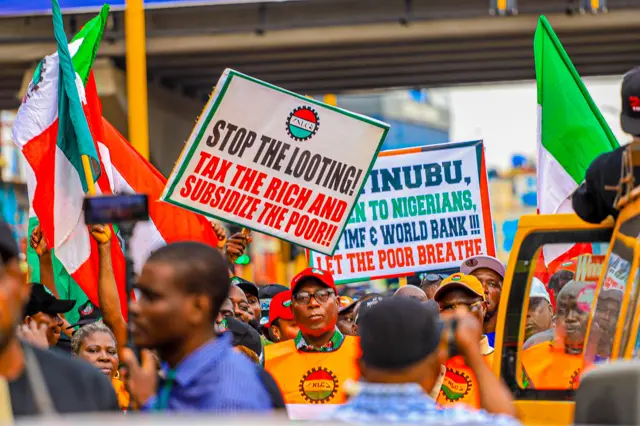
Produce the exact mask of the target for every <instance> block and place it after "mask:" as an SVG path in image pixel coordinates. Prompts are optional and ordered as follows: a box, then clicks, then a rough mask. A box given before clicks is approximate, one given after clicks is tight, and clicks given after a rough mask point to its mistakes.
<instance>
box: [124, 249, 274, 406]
mask: <svg viewBox="0 0 640 426" xmlns="http://www.w3.org/2000/svg"><path fill="white" fill-rule="evenodd" d="M136 287H137V289H138V290H139V296H138V298H137V300H136V301H135V302H133V303H132V304H131V306H130V314H131V317H132V318H131V320H132V322H133V323H132V333H133V339H134V342H135V344H136V345H137V346H139V347H141V348H147V349H156V350H157V352H158V355H159V356H160V359H161V360H162V362H163V363H162V369H163V372H164V375H163V376H164V377H163V378H162V379H160V380H158V379H157V372H156V369H155V363H153V360H152V357H151V354H150V352H148V351H145V350H143V351H142V364H141V365H138V362H137V360H136V357H135V356H134V354H133V352H132V351H130V350H128V349H127V350H125V353H124V357H123V360H124V362H125V364H126V365H127V368H128V371H127V374H126V380H127V382H128V383H127V385H128V388H129V391H130V393H131V396H132V399H133V400H134V401H135V402H136V403H137V404H138V405H139V406H140V407H141V408H142V409H143V410H150V411H181V412H185V411H208V412H217V413H234V412H264V411H271V410H272V409H273V405H272V402H271V398H270V397H269V394H268V392H267V390H266V389H265V386H264V384H263V383H262V381H261V379H260V376H259V374H258V371H257V367H256V366H255V365H254V364H252V363H251V361H250V360H249V358H247V357H246V356H245V355H243V354H241V353H239V352H236V351H235V350H233V348H232V344H231V336H230V335H229V333H227V334H223V335H222V336H220V337H216V334H215V331H214V324H215V321H216V317H217V315H218V312H219V311H220V307H221V305H222V303H223V302H224V300H225V299H226V298H227V296H228V293H229V288H230V281H229V272H228V271H227V265H226V262H225V260H224V259H223V257H222V255H221V254H220V253H219V252H218V251H217V250H215V249H214V248H212V247H209V246H206V245H204V244H200V243H196V242H181V243H173V244H169V245H167V246H165V247H163V248H160V249H158V250H157V251H155V252H154V253H153V254H152V255H151V256H150V257H149V260H148V261H147V262H146V264H145V265H144V268H143V269H142V272H141V274H140V277H139V279H138V283H137V285H136Z"/></svg>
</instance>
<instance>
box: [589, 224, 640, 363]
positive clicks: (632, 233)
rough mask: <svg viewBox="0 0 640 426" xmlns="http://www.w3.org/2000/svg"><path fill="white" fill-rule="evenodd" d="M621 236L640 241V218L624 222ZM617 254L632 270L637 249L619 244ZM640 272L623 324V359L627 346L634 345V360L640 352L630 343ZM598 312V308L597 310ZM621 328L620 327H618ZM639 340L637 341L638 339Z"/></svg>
mask: <svg viewBox="0 0 640 426" xmlns="http://www.w3.org/2000/svg"><path fill="white" fill-rule="evenodd" d="M619 233H620V234H623V235H624V236H626V237H631V238H634V239H636V240H637V239H639V238H640V216H633V217H631V218H629V219H628V220H626V221H625V222H623V223H622V224H621V225H620V230H619ZM617 247H619V250H618V249H616V248H617ZM614 253H615V254H616V255H617V256H619V257H624V259H626V261H627V262H628V263H629V269H630V268H631V264H632V263H633V259H634V257H635V256H637V254H636V251H635V248H634V249H632V248H630V247H628V246H627V245H624V244H621V243H618V244H616V245H614V248H613V250H612V254H614ZM630 272H631V271H630V270H629V271H628V272H627V277H628V275H629V273H630ZM639 272H640V271H638V270H636V271H635V273H634V277H633V281H632V284H631V293H630V296H629V303H628V309H627V312H626V315H625V319H624V324H623V330H622V338H621V339H620V347H619V350H618V356H619V357H622V356H623V355H624V353H625V351H626V349H627V346H628V345H629V344H633V345H634V355H633V356H634V358H635V357H636V353H637V350H638V346H637V345H638V343H636V342H634V341H630V340H632V339H630V338H629V334H630V333H631V329H632V326H633V319H634V318H635V315H636V311H637V308H638V290H639V288H638V278H639V276H638V273H639ZM606 284H607V282H606V281H605V285H606ZM599 299H600V297H598V301H599ZM596 310H597V308H596ZM618 327H619V325H618ZM636 340H637V339H636ZM596 361H598V359H597V358H596Z"/></svg>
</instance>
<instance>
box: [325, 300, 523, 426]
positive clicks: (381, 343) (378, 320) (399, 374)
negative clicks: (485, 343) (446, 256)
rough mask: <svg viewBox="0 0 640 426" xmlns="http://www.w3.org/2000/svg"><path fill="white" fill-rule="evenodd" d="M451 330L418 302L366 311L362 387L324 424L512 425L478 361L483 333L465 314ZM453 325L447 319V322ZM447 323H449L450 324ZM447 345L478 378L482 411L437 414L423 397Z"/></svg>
mask: <svg viewBox="0 0 640 426" xmlns="http://www.w3.org/2000/svg"><path fill="white" fill-rule="evenodd" d="M453 315H454V316H455V317H456V318H457V327H456V328H455V330H451V329H452V327H451V326H449V325H446V327H445V331H443V330H442V329H443V327H442V325H441V324H440V323H439V321H438V320H437V317H436V314H435V312H433V311H432V310H430V309H429V308H428V307H427V306H425V304H424V303H420V302H419V301H417V300H414V299H409V298H403V297H392V298H387V299H384V300H382V301H380V302H379V303H377V304H375V305H374V306H372V307H371V308H370V309H368V310H367V311H366V312H364V313H363V315H362V318H361V320H360V323H359V324H360V325H359V332H360V347H361V350H362V355H361V357H360V359H359V360H358V366H359V367H360V374H361V378H362V381H360V382H359V383H358V384H357V386H355V389H354V391H355V392H354V393H356V395H355V396H353V397H352V398H351V399H350V400H348V401H347V403H346V404H344V405H342V406H340V407H338V408H337V409H336V410H335V411H334V412H333V413H332V414H331V415H330V416H328V418H327V420H333V421H340V422H346V423H358V424H365V423H381V424H382V423H421V424H425V425H426V424H434V425H469V424H492V425H494V426H496V425H517V424H518V421H517V420H515V419H514V418H513V417H512V416H514V415H515V413H516V411H515V407H514V405H513V399H512V397H511V394H510V393H509V390H508V389H507V388H506V386H505V385H503V384H502V383H500V382H499V381H498V379H496V377H495V376H493V373H492V372H491V371H490V370H489V367H487V365H486V364H485V362H484V360H483V359H482V354H481V352H480V345H479V344H478V342H479V340H480V335H481V333H482V327H481V325H480V324H479V323H478V321H477V320H476V319H475V318H474V317H473V316H472V315H470V314H469V313H460V312H456V313H455V314H453ZM450 318H451V316H450ZM448 324H449V323H448ZM452 333H453V336H452V339H453V341H454V342H455V345H456V347H457V348H458V350H459V351H460V353H461V354H462V355H463V356H464V357H465V360H466V362H467V363H468V364H469V365H470V366H471V368H472V369H473V370H474V373H475V375H476V376H477V378H478V387H479V392H480V400H481V405H482V408H483V409H481V410H475V409H472V408H470V407H467V406H465V405H457V406H452V407H440V406H438V405H437V404H436V402H435V401H434V400H433V399H432V398H431V397H430V396H429V393H430V392H431V391H432V390H433V389H434V387H435V386H436V385H437V383H438V378H439V376H440V374H441V368H440V366H441V365H442V364H444V363H445V362H446V360H447V357H448V354H447V346H448V345H447V341H448V340H449V336H450V335H451V334H452Z"/></svg>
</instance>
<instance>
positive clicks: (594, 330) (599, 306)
mask: <svg viewBox="0 0 640 426" xmlns="http://www.w3.org/2000/svg"><path fill="white" fill-rule="evenodd" d="M632 262H633V249H630V248H629V247H627V246H626V245H624V244H623V243H621V242H620V241H617V240H616V241H615V242H614V244H613V250H612V252H611V255H610V256H609V260H608V263H607V271H606V275H605V276H604V280H603V283H602V288H601V289H600V292H599V294H598V300H597V301H596V305H595V310H594V314H593V320H592V323H591V330H590V333H589V338H588V341H587V345H586V349H585V356H584V359H585V365H591V364H593V363H598V362H603V361H607V360H608V359H609V358H611V351H612V349H613V339H614V337H615V335H616V330H617V324H618V319H619V317H620V308H621V307H622V300H623V299H624V292H625V288H626V284H627V280H628V279H629V273H630V271H631V263H632Z"/></svg>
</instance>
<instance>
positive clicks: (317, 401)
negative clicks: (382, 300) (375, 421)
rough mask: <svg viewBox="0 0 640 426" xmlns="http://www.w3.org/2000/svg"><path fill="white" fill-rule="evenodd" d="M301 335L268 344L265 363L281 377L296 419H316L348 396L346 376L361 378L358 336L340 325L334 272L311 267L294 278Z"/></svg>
mask: <svg viewBox="0 0 640 426" xmlns="http://www.w3.org/2000/svg"><path fill="white" fill-rule="evenodd" d="M291 293H292V295H291V308H292V310H293V316H294V318H295V320H296V323H297V324H298V327H300V332H299V333H298V335H297V336H296V338H295V339H293V340H289V341H286V342H282V343H277V344H274V345H270V346H267V347H265V348H264V368H265V370H267V371H268V372H269V373H270V374H271V375H272V376H273V377H274V378H275V379H276V380H277V382H278V385H279V387H280V389H281V390H282V394H283V396H284V400H285V403H286V404H287V409H288V411H289V416H290V418H291V419H313V418H318V416H320V415H322V414H324V413H325V412H326V411H330V410H331V409H332V406H333V405H334V404H342V403H344V402H345V400H346V394H345V382H346V381H347V380H349V379H351V380H356V379H357V378H358V370H357V368H356V358H357V356H358V353H359V350H360V349H359V340H358V338H357V337H353V336H344V335H343V334H342V333H340V331H339V330H338V329H337V327H336V323H337V321H338V311H339V301H338V297H337V289H336V286H335V283H334V281H333V277H332V276H331V274H329V273H328V272H325V271H321V270H319V269H314V268H307V269H305V270H304V271H302V272H301V273H299V274H298V275H297V276H296V277H294V278H293V281H292V282H291Z"/></svg>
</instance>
